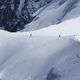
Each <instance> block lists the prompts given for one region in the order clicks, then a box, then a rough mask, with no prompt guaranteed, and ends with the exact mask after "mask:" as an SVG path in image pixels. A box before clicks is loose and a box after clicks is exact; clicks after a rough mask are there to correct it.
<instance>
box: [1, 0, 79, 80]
mask: <svg viewBox="0 0 80 80" xmlns="http://www.w3.org/2000/svg"><path fill="white" fill-rule="evenodd" d="M3 1H5V0H3ZM12 1H14V0H12ZM29 1H30V3H31V1H32V3H34V5H33V6H34V7H35V6H36V7H35V8H36V9H37V10H36V11H34V12H33V14H32V15H31V16H35V18H34V19H33V20H32V21H31V22H30V23H28V24H26V25H25V26H24V29H22V30H19V31H17V32H14V33H12V32H8V31H5V30H0V80H80V0H29ZM24 3H25V0H20V4H19V7H18V10H19V13H18V14H21V12H22V8H23V6H24ZM42 3H43V4H42ZM39 6H41V7H40V8H38V7H39ZM28 7H29V9H31V11H33V10H32V6H31V4H28ZM0 8H2V7H0ZM27 16H28V15H27ZM1 28H3V26H2V27H1Z"/></svg>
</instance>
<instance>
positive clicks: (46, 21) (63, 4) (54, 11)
mask: <svg viewBox="0 0 80 80" xmlns="http://www.w3.org/2000/svg"><path fill="white" fill-rule="evenodd" d="M33 16H36V18H34V19H33V21H32V22H31V23H30V24H28V25H26V26H25V29H24V30H23V31H31V30H36V29H41V28H44V27H48V26H50V25H54V24H59V23H61V22H63V21H65V20H69V19H72V18H77V17H79V16H80V0H53V1H52V2H51V3H50V4H49V5H48V6H47V7H42V8H41V9H39V10H38V11H37V12H36V13H34V14H33Z"/></svg>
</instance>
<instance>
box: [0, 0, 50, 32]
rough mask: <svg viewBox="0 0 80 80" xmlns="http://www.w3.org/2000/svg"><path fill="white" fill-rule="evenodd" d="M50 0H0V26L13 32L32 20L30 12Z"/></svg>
mask: <svg viewBox="0 0 80 80" xmlns="http://www.w3.org/2000/svg"><path fill="white" fill-rule="evenodd" d="M50 1H51V0H0V27H2V28H3V29H5V30H7V31H11V32H15V31H17V30H20V29H23V28H24V25H25V24H27V23H29V22H31V21H32V20H33V18H34V17H33V16H32V14H33V13H34V12H35V11H37V10H38V9H39V8H41V7H43V6H45V5H47V4H49V2H50Z"/></svg>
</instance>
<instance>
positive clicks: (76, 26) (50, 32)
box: [29, 17, 80, 36]
mask: <svg viewBox="0 0 80 80" xmlns="http://www.w3.org/2000/svg"><path fill="white" fill-rule="evenodd" d="M29 33H32V34H33V35H34V36H59V34H60V35H61V36H65V35H66V36H68V35H69V36H71V35H74V36H75V35H77V36H79V35H80V17H78V18H75V19H71V20H68V21H65V22H62V23H60V24H58V25H51V26H49V27H47V28H43V29H39V30H36V31H31V32H29Z"/></svg>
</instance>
